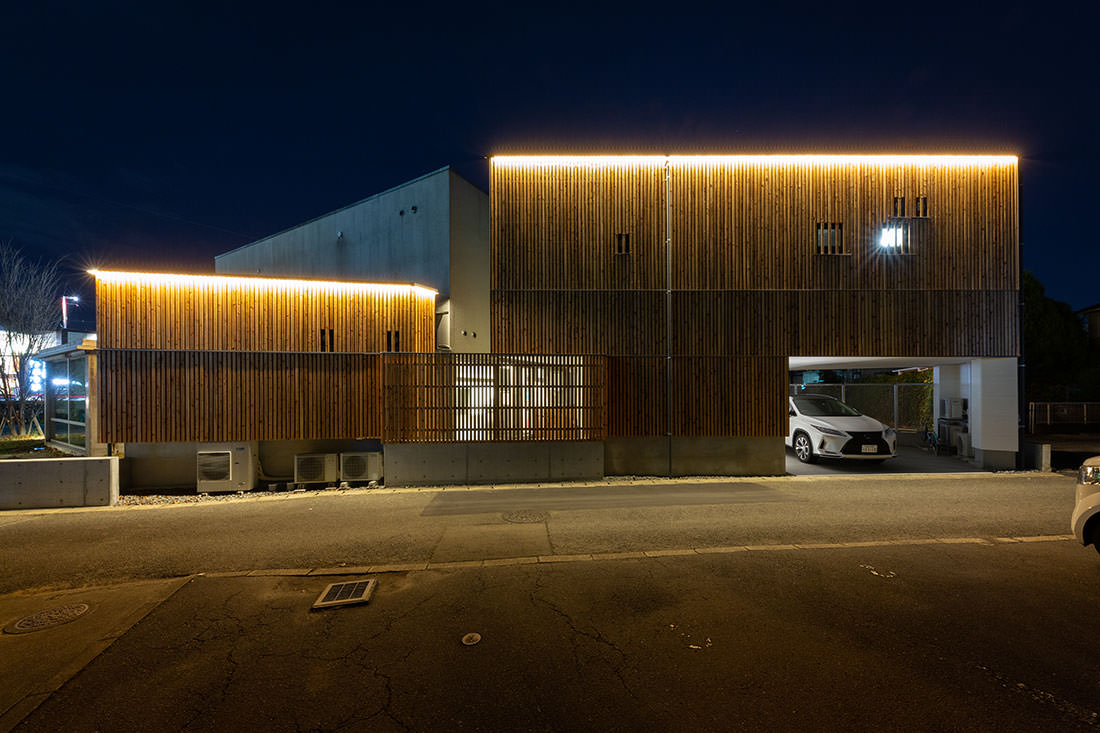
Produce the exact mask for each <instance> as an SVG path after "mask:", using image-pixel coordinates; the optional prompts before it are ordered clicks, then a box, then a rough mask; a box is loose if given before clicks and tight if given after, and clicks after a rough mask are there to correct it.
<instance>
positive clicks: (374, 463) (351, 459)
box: [340, 451, 382, 481]
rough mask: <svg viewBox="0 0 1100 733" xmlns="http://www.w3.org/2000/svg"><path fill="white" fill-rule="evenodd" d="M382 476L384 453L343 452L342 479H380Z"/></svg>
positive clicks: (341, 459) (341, 457)
mask: <svg viewBox="0 0 1100 733" xmlns="http://www.w3.org/2000/svg"><path fill="white" fill-rule="evenodd" d="M381 478H382V453H381V452H378V451H373V452H370V453H341V454H340V480H341V481H378V480H380V479H381Z"/></svg>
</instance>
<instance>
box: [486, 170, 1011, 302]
mask: <svg viewBox="0 0 1100 733" xmlns="http://www.w3.org/2000/svg"><path fill="white" fill-rule="evenodd" d="M668 165H669V172H670V184H671V195H672V198H671V212H672V233H673V287H674V288H676V289H687V290H712V289H713V290H753V289H761V290H803V289H817V288H829V289H856V290H861V289H869V290H893V289H919V290H971V289H982V290H1014V289H1017V288H1018V286H1019V283H1018V261H1017V257H1018V251H1017V233H1018V231H1019V223H1018V221H1017V188H1018V184H1017V168H1016V165H1015V163H1008V162H990V163H970V164H968V163H953V162H943V163H927V162H922V163H898V162H889V163H880V162H875V161H874V160H873V159H867V158H863V159H861V158H856V159H854V160H853V162H836V161H835V160H834V159H829V162H813V161H812V160H810V159H807V161H806V162H783V163H776V162H771V161H769V160H768V158H767V156H762V157H761V158H760V159H759V160H756V161H753V160H752V159H750V158H745V159H739V160H738V161H735V162H726V161H722V160H720V159H718V160H715V161H713V162H708V161H707V159H706V158H705V157H703V158H699V159H692V160H691V161H682V160H678V159H677V158H675V157H674V158H670V159H669V164H668ZM491 176H492V185H491V205H492V213H493V215H492V237H493V244H492V288H493V289H494V290H509V289H519V290H543V289H546V290H589V289H597V290H598V289H623V290H645V289H664V287H665V277H664V267H665V264H664V263H665V257H664V237H665V229H664V212H665V203H666V197H665V190H664V159H663V158H653V159H652V160H650V161H649V162H641V163H639V162H628V163H622V164H615V163H613V162H606V161H605V162H591V163H586V162H577V161H574V162H569V163H560V164H554V163H547V164H539V165H533V166H530V167H528V166H512V165H499V164H494V165H493V166H492V171H491ZM895 197H904V198H905V200H906V202H907V205H908V208H907V212H913V211H914V206H915V202H916V199H917V198H918V197H923V198H926V199H927V202H928V216H927V217H913V218H914V219H915V221H914V224H915V225H916V226H917V227H919V228H921V229H923V230H924V231H923V232H922V236H921V237H920V238H919V239H920V240H921V241H920V246H918V247H916V248H915V250H914V253H913V254H912V255H896V254H891V253H885V252H884V251H883V250H882V248H881V247H879V246H878V240H879V233H880V232H881V228H882V226H883V224H884V223H886V222H887V221H888V220H889V219H891V218H892V217H893V216H894V198H895ZM818 222H840V223H842V224H843V226H844V239H845V242H844V249H845V251H846V252H847V253H849V254H845V255H839V256H837V255H818V254H816V247H815V243H816V225H817V223H818ZM624 230H628V231H630V232H632V239H631V242H632V248H631V253H630V254H629V255H616V254H614V251H615V249H614V248H615V234H616V233H618V232H622V231H624ZM635 242H636V244H635ZM624 273H625V274H624Z"/></svg>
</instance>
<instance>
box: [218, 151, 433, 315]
mask: <svg viewBox="0 0 1100 733" xmlns="http://www.w3.org/2000/svg"><path fill="white" fill-rule="evenodd" d="M451 175H452V174H451V172H450V170H449V169H447V168H443V169H441V170H438V171H435V172H433V173H429V174H427V175H425V176H421V177H420V178H417V179H415V180H412V181H409V182H408V183H404V184H402V185H400V186H396V187H394V188H391V189H389V190H388V191H384V192H382V193H379V194H376V195H374V196H371V197H370V198H367V199H364V200H363V201H360V202H358V203H355V204H352V205H350V206H346V207H344V208H342V209H339V210H337V211H333V212H331V213H329V214H325V215H324V216H320V217H318V218H316V219H313V220H311V221H307V222H305V223H304V224H300V225H298V226H295V227H293V228H292V229H288V230H286V231H284V232H280V233H278V234H274V235H272V236H270V237H267V238H265V239H261V240H259V241H257V242H253V243H252V244H249V245H246V246H244V247H240V248H238V249H235V250H233V251H231V252H226V253H223V254H220V255H218V256H217V257H215V258H214V269H215V270H216V271H217V272H218V273H219V274H238V275H267V276H273V277H309V278H319V279H334V280H366V281H371V282H397V283H410V282H415V283H417V284H419V285H427V286H428V287H432V288H435V289H436V290H438V291H440V292H441V293H443V294H446V293H447V292H448V289H449V288H450V236H451V230H450V229H451V227H450V206H451V197H450V188H451V186H450V182H451ZM338 233H339V236H338Z"/></svg>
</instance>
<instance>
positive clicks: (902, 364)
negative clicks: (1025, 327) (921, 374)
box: [789, 356, 970, 372]
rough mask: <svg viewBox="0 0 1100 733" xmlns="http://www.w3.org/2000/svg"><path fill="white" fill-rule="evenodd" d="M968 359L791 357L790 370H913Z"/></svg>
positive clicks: (962, 362) (961, 361)
mask: <svg viewBox="0 0 1100 733" xmlns="http://www.w3.org/2000/svg"><path fill="white" fill-rule="evenodd" d="M968 361H970V359H966V358H946V357H916V356H883V357H879V356H792V357H790V360H789V362H790V366H789V368H790V370H791V371H796V372H800V371H803V370H806V369H915V368H923V367H933V366H944V365H946V364H965V363H967V362H968Z"/></svg>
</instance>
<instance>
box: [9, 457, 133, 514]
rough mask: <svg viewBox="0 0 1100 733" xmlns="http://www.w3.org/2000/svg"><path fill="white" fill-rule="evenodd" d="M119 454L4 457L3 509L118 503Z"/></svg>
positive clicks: (112, 504)
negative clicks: (64, 456)
mask: <svg viewBox="0 0 1100 733" xmlns="http://www.w3.org/2000/svg"><path fill="white" fill-rule="evenodd" d="M118 478H119V466H118V458H116V457H114V456H110V457H106V458H42V459H27V460H8V461H0V509H47V508H51V507H65V506H114V505H115V504H117V503H118Z"/></svg>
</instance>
